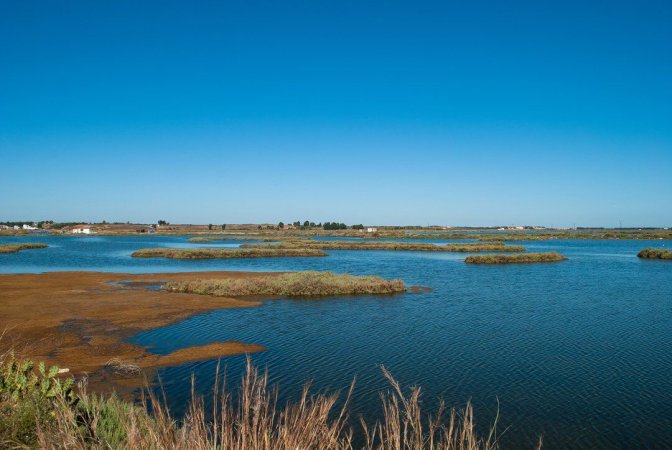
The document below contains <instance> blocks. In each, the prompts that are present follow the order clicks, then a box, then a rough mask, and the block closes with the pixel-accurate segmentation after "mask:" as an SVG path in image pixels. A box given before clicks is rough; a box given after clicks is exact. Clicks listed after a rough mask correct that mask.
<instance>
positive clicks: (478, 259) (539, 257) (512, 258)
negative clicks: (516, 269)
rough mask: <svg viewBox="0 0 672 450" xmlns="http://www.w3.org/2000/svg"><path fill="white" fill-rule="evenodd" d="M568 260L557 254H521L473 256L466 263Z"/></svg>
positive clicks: (525, 262) (522, 262) (526, 262)
mask: <svg viewBox="0 0 672 450" xmlns="http://www.w3.org/2000/svg"><path fill="white" fill-rule="evenodd" d="M566 259H567V258H565V257H564V256H562V255H561V254H560V253H557V252H541V253H520V254H518V255H473V256H468V257H467V258H466V259H465V260H464V262H465V263H467V264H528V263H545V262H557V261H564V260H566Z"/></svg>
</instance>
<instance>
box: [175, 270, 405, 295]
mask: <svg viewBox="0 0 672 450" xmlns="http://www.w3.org/2000/svg"><path fill="white" fill-rule="evenodd" d="M164 289H167V290H169V291H172V292H181V293H190V294H202V295H213V296H217V297H242V296H248V295H255V296H260V295H273V296H275V295H280V296H285V297H317V296H328V295H361V294H363V295H366V294H394V293H397V292H404V291H406V285H405V284H404V282H403V281H402V280H386V279H384V278H381V277H375V276H354V275H347V274H342V275H341V274H335V273H333V272H296V273H286V274H282V275H277V276H268V275H266V276H259V277H253V278H243V279H236V278H224V279H214V280H197V281H177V282H170V283H167V284H166V285H164Z"/></svg>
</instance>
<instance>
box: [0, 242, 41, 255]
mask: <svg viewBox="0 0 672 450" xmlns="http://www.w3.org/2000/svg"><path fill="white" fill-rule="evenodd" d="M47 247H49V246H48V245H47V244H34V243H26V244H0V253H16V252H19V251H21V250H32V249H37V248H47Z"/></svg>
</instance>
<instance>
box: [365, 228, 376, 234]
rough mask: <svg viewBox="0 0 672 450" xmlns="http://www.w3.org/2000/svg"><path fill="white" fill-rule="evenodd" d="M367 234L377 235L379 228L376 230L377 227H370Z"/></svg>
mask: <svg viewBox="0 0 672 450" xmlns="http://www.w3.org/2000/svg"><path fill="white" fill-rule="evenodd" d="M366 232H367V233H377V232H378V228H376V227H369V228H367V229H366Z"/></svg>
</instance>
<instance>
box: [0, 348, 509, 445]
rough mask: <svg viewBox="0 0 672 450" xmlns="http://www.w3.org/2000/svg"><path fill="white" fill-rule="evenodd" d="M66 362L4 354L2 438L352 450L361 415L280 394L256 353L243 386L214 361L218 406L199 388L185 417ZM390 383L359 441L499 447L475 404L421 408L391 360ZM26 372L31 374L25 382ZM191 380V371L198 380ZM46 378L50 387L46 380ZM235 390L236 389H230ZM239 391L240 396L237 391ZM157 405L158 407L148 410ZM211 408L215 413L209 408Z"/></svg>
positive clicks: (323, 401) (306, 396)
mask: <svg viewBox="0 0 672 450" xmlns="http://www.w3.org/2000/svg"><path fill="white" fill-rule="evenodd" d="M57 372H58V369H57V368H52V369H51V370H49V371H45V370H44V369H43V370H41V371H38V372H35V371H34V370H33V366H32V363H29V362H17V361H15V360H14V359H13V357H12V358H11V360H7V358H6V359H5V360H4V361H3V360H2V358H0V386H1V388H0V447H2V448H45V449H101V450H102V449H185V450H187V449H230V450H247V449H255V450H256V449H259V450H290V449H291V450H295V449H331V450H351V449H353V448H355V444H354V442H353V434H354V432H355V430H354V429H353V425H351V424H353V423H356V422H354V421H351V420H350V416H349V400H350V397H351V395H352V393H353V391H354V383H353V385H352V386H351V388H350V390H349V391H348V392H347V394H346V397H345V401H344V402H343V403H342V404H343V406H342V407H340V408H337V407H336V404H337V402H338V394H337V393H336V394H329V393H320V394H311V393H310V390H309V386H308V385H306V386H305V387H304V389H303V393H302V395H301V396H300V397H299V398H298V400H296V401H290V402H287V403H285V404H280V402H279V401H278V397H279V395H278V390H277V388H276V387H272V386H269V384H268V374H267V373H264V374H260V373H259V372H258V371H257V370H256V369H255V368H254V367H253V366H252V365H251V363H250V362H249V360H248V363H247V370H246V373H245V374H244V375H243V377H242V380H241V382H240V385H239V387H238V389H237V392H236V391H230V390H229V389H228V386H227V384H226V377H225V376H223V377H222V376H221V375H220V369H219V365H218V366H217V369H216V374H215V383H214V386H213V390H212V407H211V408H208V409H207V411H206V407H205V403H204V400H203V398H201V397H198V396H196V394H194V393H193V392H194V389H192V399H191V401H190V404H189V405H188V408H187V413H186V415H185V417H184V418H183V419H182V420H180V421H178V420H177V419H176V418H174V417H173V416H172V415H171V412H170V410H169V409H168V408H167V407H166V406H165V404H164V403H163V402H161V401H160V400H159V399H158V398H157V397H156V396H154V395H153V394H152V391H151V390H148V394H147V396H143V399H142V402H141V403H140V404H133V403H129V402H126V401H124V400H121V399H119V398H118V397H116V396H114V395H112V396H98V395H92V394H89V393H87V392H86V389H85V385H84V384H81V383H80V385H79V389H77V391H76V393H75V390H73V389H72V378H67V379H65V380H61V379H59V378H58V375H57ZM383 374H384V376H385V377H386V378H387V379H388V381H389V382H390V385H391V387H392V388H391V390H389V391H386V392H384V393H381V396H380V398H381V402H382V411H383V412H382V418H381V420H378V421H371V420H370V418H369V419H368V420H367V418H364V417H362V418H360V421H359V423H360V425H359V427H358V431H360V432H361V435H362V436H363V439H362V443H361V444H360V445H357V448H361V449H363V450H387V449H390V450H392V449H395V450H396V449H405V450H421V449H428V450H433V449H437V450H438V449H441V450H492V449H496V448H497V436H496V433H495V426H496V423H495V424H493V426H492V428H491V431H490V433H489V434H488V435H487V436H479V435H478V434H477V433H476V431H475V422H474V413H473V409H472V407H471V405H470V404H467V406H466V408H465V409H464V410H462V411H459V412H458V411H455V410H454V409H452V410H449V409H448V408H446V406H445V404H444V403H443V402H441V403H440V404H439V407H438V410H437V411H435V412H434V413H433V414H431V415H429V414H427V413H426V412H423V410H422V403H421V396H420V388H417V387H414V388H411V389H410V390H409V391H405V390H404V389H402V388H401V386H400V385H399V384H398V383H397V382H396V381H395V380H394V378H393V377H392V376H391V375H390V374H389V372H387V371H386V370H385V369H384V368H383ZM24 378H26V379H28V380H30V381H29V382H27V383H23V382H22V380H23V379H24ZM192 384H193V381H192ZM43 385H44V386H47V388H45V389H43V388H42V386H43ZM232 392H233V393H234V394H233V395H232ZM234 396H235V400H234ZM149 411H151V413H150V412H149ZM206 417H209V418H206Z"/></svg>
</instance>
